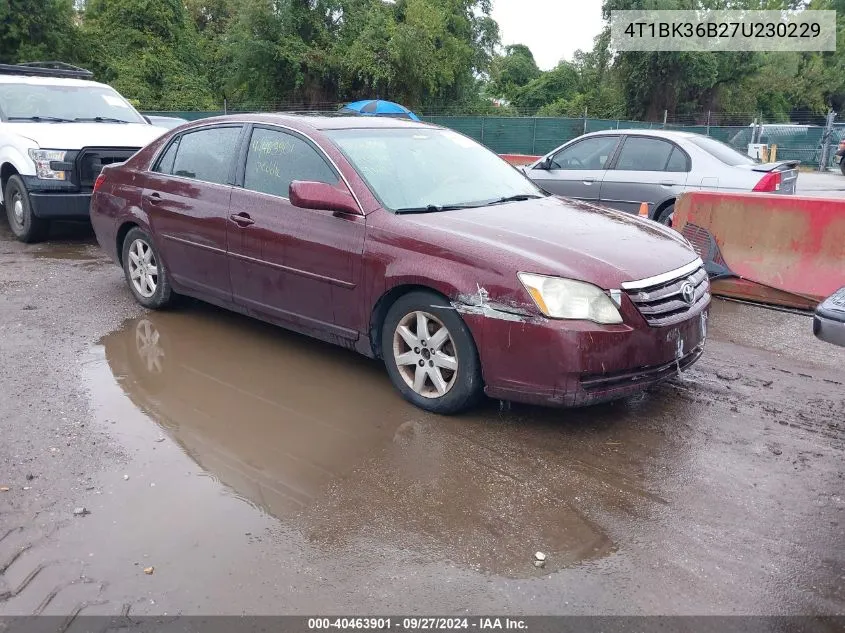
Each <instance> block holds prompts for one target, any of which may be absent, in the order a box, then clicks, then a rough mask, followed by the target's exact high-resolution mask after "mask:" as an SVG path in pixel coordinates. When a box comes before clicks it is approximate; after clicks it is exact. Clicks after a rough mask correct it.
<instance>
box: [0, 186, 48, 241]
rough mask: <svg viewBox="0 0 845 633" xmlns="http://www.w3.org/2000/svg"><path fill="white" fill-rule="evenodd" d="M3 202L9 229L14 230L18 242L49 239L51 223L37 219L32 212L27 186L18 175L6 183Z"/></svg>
mask: <svg viewBox="0 0 845 633" xmlns="http://www.w3.org/2000/svg"><path fill="white" fill-rule="evenodd" d="M3 202H4V204H5V206H6V217H7V218H8V220H9V228H11V229H12V233H14V235H15V237H16V238H17V239H18V240H20V241H21V242H25V243H27V244H32V243H34V242H42V241H44V240H45V239H46V238H47V234H48V233H49V231H50V223H49V222H48V221H47V220H42V219H41V218H38V217H36V216H35V214H34V213H33V212H32V203H31V202H30V200H29V192H27V190H26V185H24V184H23V179H22V178H21V177H20V176H18V175H17V174H15V175H14V176H11V177H10V178H9V182H7V183H6V191H4V192H3Z"/></svg>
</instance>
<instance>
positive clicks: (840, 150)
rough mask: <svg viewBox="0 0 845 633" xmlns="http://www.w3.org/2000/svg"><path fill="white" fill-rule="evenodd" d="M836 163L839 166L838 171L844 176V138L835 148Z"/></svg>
mask: <svg viewBox="0 0 845 633" xmlns="http://www.w3.org/2000/svg"><path fill="white" fill-rule="evenodd" d="M836 163H837V164H838V165H839V171H841V172H842V175H843V176H845V138H844V139H842V140H841V141H839V146H838V147H837V148H836Z"/></svg>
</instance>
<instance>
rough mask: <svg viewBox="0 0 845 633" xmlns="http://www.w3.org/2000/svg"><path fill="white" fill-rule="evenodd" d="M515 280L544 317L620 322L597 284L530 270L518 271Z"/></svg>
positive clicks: (620, 318)
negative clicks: (528, 271)
mask: <svg viewBox="0 0 845 633" xmlns="http://www.w3.org/2000/svg"><path fill="white" fill-rule="evenodd" d="M519 280H520V281H521V282H522V285H523V286H525V289H526V290H528V294H530V295H531V298H532V299H534V303H536V304H537V307H538V308H539V309H540V311H541V312H542V313H543V314H545V315H546V316H547V317H551V318H553V319H583V320H585V321H594V322H596V323H622V316H621V315H620V314H619V310H617V309H616V306H615V305H613V301H611V300H610V297H608V296H607V295H606V294H605V292H604V290H602V289H601V288H599V287H598V286H594V285H592V284H588V283H585V282H583V281H574V280H572V279H563V278H561V277H547V276H545V275H534V274H531V273H519Z"/></svg>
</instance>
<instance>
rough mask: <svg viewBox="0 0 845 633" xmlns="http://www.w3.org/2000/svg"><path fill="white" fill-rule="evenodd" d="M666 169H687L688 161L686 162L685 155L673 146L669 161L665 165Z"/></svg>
mask: <svg viewBox="0 0 845 633" xmlns="http://www.w3.org/2000/svg"><path fill="white" fill-rule="evenodd" d="M666 171H689V163H688V162H687V155H686V154H685V153H684V152H683V151H682V150H680V149H679V148H677V147H676V148H675V149H673V150H672V154H671V156H669V162H668V163H667V165H666Z"/></svg>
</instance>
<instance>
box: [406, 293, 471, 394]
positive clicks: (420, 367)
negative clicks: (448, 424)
mask: <svg viewBox="0 0 845 633" xmlns="http://www.w3.org/2000/svg"><path fill="white" fill-rule="evenodd" d="M393 358H394V360H395V361H396V367H397V368H398V370H399V375H400V376H402V379H403V380H404V381H405V383H406V384H407V385H408V386H409V387H410V388H411V389H413V390H414V391H415V392H416V393H418V394H419V395H421V396H423V397H425V398H440V397H441V396H444V395H446V394H447V393H448V392H449V390H450V389H451V388H452V387H453V386H454V384H455V379H456V378H457V376H458V356H457V351H456V348H455V343H454V341H453V340H452V335H451V334H450V333H449V330H448V329H447V328H446V326H445V325H443V322H442V321H440V319H438V318H437V317H436V316H434V315H433V314H430V313H429V312H423V311H421V310H416V311H414V312H410V313H408V314H407V315H405V317H404V318H402V320H401V321H399V324H398V325H397V326H396V330H395V331H394V333H393Z"/></svg>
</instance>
